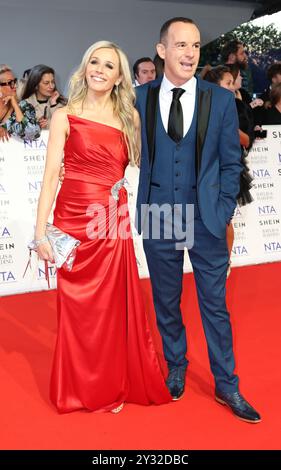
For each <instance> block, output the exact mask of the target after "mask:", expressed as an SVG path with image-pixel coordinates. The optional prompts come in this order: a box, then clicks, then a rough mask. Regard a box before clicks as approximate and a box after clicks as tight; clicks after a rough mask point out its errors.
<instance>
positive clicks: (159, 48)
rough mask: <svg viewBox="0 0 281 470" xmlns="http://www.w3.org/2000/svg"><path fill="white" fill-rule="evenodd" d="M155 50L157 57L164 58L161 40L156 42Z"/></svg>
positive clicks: (163, 47)
mask: <svg viewBox="0 0 281 470" xmlns="http://www.w3.org/2000/svg"><path fill="white" fill-rule="evenodd" d="M156 50H157V54H158V55H159V57H161V59H165V46H164V44H162V43H161V42H159V43H158V44H156Z"/></svg>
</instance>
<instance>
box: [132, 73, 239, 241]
mask: <svg viewBox="0 0 281 470" xmlns="http://www.w3.org/2000/svg"><path fill="white" fill-rule="evenodd" d="M161 80H162V79H157V80H154V81H153V82H149V83H147V84H146V85H143V86H139V87H137V88H136V93H137V103H136V107H137V109H138V111H139V114H140V117H141V137H142V151H141V165H140V179H139V188H138V196H137V216H136V228H137V230H138V232H139V233H141V231H142V227H143V220H141V218H140V214H141V209H140V208H141V205H142V204H148V201H149V193H150V178H151V168H152V164H153V159H154V150H155V131H156V118H157V103H158V96H159V90H160V84H161ZM197 93H198V116H197V137H196V155H194V158H195V159H196V176H197V198H198V204H199V209H200V214H201V218H202V221H203V223H204V225H205V226H206V228H207V229H208V230H209V231H210V232H211V233H212V234H213V235H214V236H215V237H217V238H223V237H225V232H226V224H227V223H229V221H230V219H231V217H232V215H233V212H234V209H235V207H236V196H237V195H238V193H239V183H240V173H241V170H242V166H241V163H240V160H241V148H240V143H239V133H238V128H239V123H238V116H237V110H236V105H235V99H234V95H233V93H231V92H230V91H228V90H225V89H224V88H222V87H219V86H217V85H214V84H212V83H209V82H207V81H204V80H201V79H200V78H197Z"/></svg>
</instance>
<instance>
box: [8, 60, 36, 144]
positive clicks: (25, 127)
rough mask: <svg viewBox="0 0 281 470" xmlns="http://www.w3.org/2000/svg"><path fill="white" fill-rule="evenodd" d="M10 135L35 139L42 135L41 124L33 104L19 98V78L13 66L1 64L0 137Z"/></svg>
mask: <svg viewBox="0 0 281 470" xmlns="http://www.w3.org/2000/svg"><path fill="white" fill-rule="evenodd" d="M10 136H17V137H20V138H21V139H25V140H35V139H37V138H38V137H39V136H40V126H39V124H38V122H37V120H36V115H35V110H34V108H33V106H32V105H31V104H30V103H28V102H27V101H25V100H21V101H20V102H18V100H17V78H16V77H15V75H14V73H13V71H12V69H11V67H9V66H8V65H6V64H1V65H0V139H1V140H2V141H8V140H9V137H10Z"/></svg>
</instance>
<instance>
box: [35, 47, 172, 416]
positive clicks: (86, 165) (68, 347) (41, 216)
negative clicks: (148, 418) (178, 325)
mask: <svg viewBox="0 0 281 470" xmlns="http://www.w3.org/2000/svg"><path fill="white" fill-rule="evenodd" d="M133 104H134V92H133V88H132V85H131V77H130V70H129V65H128V61H127V59H126V56H125V55H124V53H123V52H122V51H121V50H120V49H119V48H118V47H117V46H116V45H114V44H112V43H109V42H105V41H102V42H98V43H96V44H94V45H93V46H91V47H90V48H89V49H88V50H87V51H86V53H85V55H84V57H83V60H82V62H81V65H80V67H79V68H78V70H77V72H75V74H74V75H73V77H72V80H71V84H70V94H69V103H68V106H67V107H65V108H61V109H59V110H57V111H56V112H55V113H54V116H53V118H52V121H51V127H50V135H49V143H48V151H47V161H46V168H45V174H44V180H43V186H42V191H41V195H40V200H39V206H38V214H37V224H36V232H35V238H36V240H37V245H38V254H39V256H40V258H41V259H45V260H49V261H51V260H52V259H53V255H52V249H51V246H50V244H49V243H48V242H46V239H45V238H44V236H45V227H46V222H47V219H48V217H49V214H50V211H51V207H52V204H53V202H54V199H55V194H56V190H57V187H58V182H59V171H60V166H61V162H62V156H63V152H64V164H65V176H64V181H63V184H62V186H61V188H60V191H59V194H58V197H57V201H56V207H55V212H54V225H56V226H57V227H58V228H60V229H61V230H63V231H64V232H67V233H69V234H70V235H72V236H74V237H75V238H77V239H79V240H80V241H81V245H80V246H79V247H78V249H77V255H76V258H75V261H74V265H73V268H72V270H71V271H70V272H69V271H65V270H64V269H60V270H58V288H57V293H58V335H57V343H56V350H55V355H54V362H53V369H52V375H51V384H50V396H51V401H52V402H53V403H54V405H55V406H56V407H57V409H58V411H59V412H61V413H64V412H70V411H75V410H82V409H84V410H90V411H113V412H118V411H120V410H121V409H122V407H123V404H124V403H125V402H130V403H138V404H142V405H149V404H162V403H167V402H169V401H170V400H171V396H170V394H169V392H168V389H167V387H166V384H165V380H164V377H163V375H162V372H161V369H160V366H159V362H158V358H157V354H156V352H155V349H154V346H153V342H152V337H151V334H150V330H149V326H148V322H147V318H146V315H145V311H144V306H143V301H142V294H141V290H140V283H139V278H138V272H137V266H136V259H135V254H134V248H133V242H132V237H131V231H130V225H129V217H128V208H127V194H126V190H125V188H124V180H123V178H124V172H125V168H126V166H127V164H128V162H129V159H130V160H131V162H132V163H135V162H136V161H137V159H138V155H139V152H138V150H137V149H138V147H139V145H138V141H139V116H138V114H137V112H136V110H135V109H134V107H133Z"/></svg>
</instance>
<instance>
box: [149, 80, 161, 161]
mask: <svg viewBox="0 0 281 470" xmlns="http://www.w3.org/2000/svg"><path fill="white" fill-rule="evenodd" d="M159 90H160V85H158V86H157V87H155V88H153V87H149V88H148V91H147V98H146V135H147V145H148V152H149V162H150V166H152V164H153V160H154V154H155V133H156V122H157V101H158V96H159Z"/></svg>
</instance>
